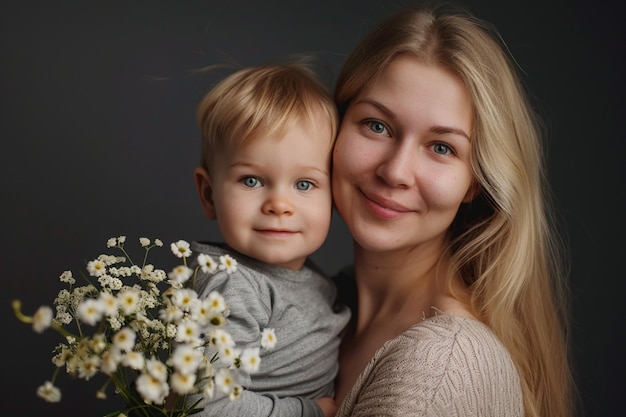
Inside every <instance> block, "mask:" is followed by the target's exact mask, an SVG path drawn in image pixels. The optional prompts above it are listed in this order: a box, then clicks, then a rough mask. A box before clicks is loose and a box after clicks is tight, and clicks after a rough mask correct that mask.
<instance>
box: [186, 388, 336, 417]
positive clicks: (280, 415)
mask: <svg viewBox="0 0 626 417" xmlns="http://www.w3.org/2000/svg"><path fill="white" fill-rule="evenodd" d="M201 406H204V407H205V409H204V410H203V411H202V412H201V413H199V414H197V415H198V416H201V417H266V416H267V417H324V415H323V414H322V410H321V409H320V408H319V407H318V406H317V404H315V402H314V401H313V400H310V399H307V398H303V397H285V398H278V397H276V396H275V395H273V394H265V395H261V394H256V393H254V392H251V391H244V392H243V395H242V396H241V397H240V398H239V399H237V400H235V401H230V400H229V399H228V397H225V396H223V395H222V396H220V397H219V399H217V400H211V401H205V402H202V403H201Z"/></svg>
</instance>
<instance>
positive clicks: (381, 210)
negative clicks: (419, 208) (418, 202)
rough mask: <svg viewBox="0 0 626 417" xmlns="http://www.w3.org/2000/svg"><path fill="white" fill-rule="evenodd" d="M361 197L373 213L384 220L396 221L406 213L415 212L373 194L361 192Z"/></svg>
mask: <svg viewBox="0 0 626 417" xmlns="http://www.w3.org/2000/svg"><path fill="white" fill-rule="evenodd" d="M361 195H362V196H363V199H364V200H365V205H366V206H367V207H368V208H369V209H370V211H372V212H373V213H374V214H375V215H376V216H377V217H380V218H383V219H395V218H397V217H399V216H402V215H403V214H405V213H411V212H413V211H414V210H411V209H409V208H408V207H405V206H403V205H402V204H398V203H396V202H395V201H393V200H389V199H386V198H384V197H380V196H377V195H373V194H367V193H366V192H364V191H363V190H361Z"/></svg>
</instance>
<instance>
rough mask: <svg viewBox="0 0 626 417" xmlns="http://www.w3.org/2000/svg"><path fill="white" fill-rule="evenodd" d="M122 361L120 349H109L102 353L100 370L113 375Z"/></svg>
mask: <svg viewBox="0 0 626 417" xmlns="http://www.w3.org/2000/svg"><path fill="white" fill-rule="evenodd" d="M121 361H122V353H121V352H120V351H119V350H118V349H111V350H107V351H106V352H104V353H103V354H102V363H101V364H100V370H101V371H102V372H103V373H105V374H106V375H111V374H112V373H113V372H115V371H117V366H118V365H119V364H120V362H121Z"/></svg>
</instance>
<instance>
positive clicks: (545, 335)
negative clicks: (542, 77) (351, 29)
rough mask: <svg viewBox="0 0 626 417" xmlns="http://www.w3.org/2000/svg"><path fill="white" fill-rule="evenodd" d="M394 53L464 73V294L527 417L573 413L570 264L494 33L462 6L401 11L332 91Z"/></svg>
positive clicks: (459, 244)
mask: <svg viewBox="0 0 626 417" xmlns="http://www.w3.org/2000/svg"><path fill="white" fill-rule="evenodd" d="M400 54H407V55H410V56H413V57H416V58H418V59H420V60H421V61H422V62H424V63H427V64H433V65H440V66H443V67H445V68H447V69H448V70H450V71H452V72H453V73H455V74H456V75H457V76H458V77H459V78H460V79H461V80H463V82H464V84H465V87H466V88H467V90H468V93H469V95H470V97H471V99H472V102H473V112H474V128H473V132H472V135H471V143H472V150H471V164H472V169H473V172H474V176H475V179H476V183H477V186H478V187H479V188H480V190H479V192H478V197H477V198H475V199H474V201H472V202H471V203H470V204H467V205H462V207H461V209H460V210H459V213H458V214H457V218H456V219H455V222H454V223H453V225H452V227H451V228H450V254H451V258H452V264H453V268H454V270H455V271H457V273H456V274H451V276H452V277H458V276H460V277H461V279H463V280H464V281H465V283H466V284H467V285H468V287H469V289H470V299H469V300H467V301H468V302H469V304H470V306H471V308H472V309H473V311H474V313H475V314H476V315H477V316H478V317H479V318H480V319H481V320H483V321H484V322H485V323H486V324H487V325H488V326H489V327H490V328H491V329H492V331H493V332H494V333H495V334H496V335H497V336H498V338H499V339H500V340H501V341H502V343H503V344H504V345H505V346H506V348H507V349H508V351H509V352H510V354H511V356H512V357H513V360H514V362H515V363H516V366H517V368H518V371H519V373H520V378H521V382H522V389H523V393H524V407H525V414H526V416H527V417H540V416H543V417H570V416H571V415H572V413H573V392H572V391H573V380H572V374H571V370H570V364H569V359H568V348H567V332H566V323H567V310H566V303H565V299H566V298H565V296H564V294H565V291H564V289H563V288H564V279H565V272H564V268H563V266H562V265H563V262H562V259H563V257H562V254H561V244H560V241H559V239H558V233H557V228H556V227H555V223H554V221H553V220H554V219H553V217H552V214H551V213H552V212H551V208H550V207H551V206H550V204H549V201H550V199H549V193H548V192H547V190H548V184H547V181H546V178H545V171H544V170H545V168H544V160H543V151H542V146H543V144H542V142H541V135H540V129H539V123H538V118H537V117H536V115H535V114H533V111H532V109H531V105H530V103H529V100H528V98H527V95H526V93H525V92H524V89H523V86H522V85H521V82H520V79H519V78H518V76H517V73H516V71H515V67H514V65H513V63H512V60H511V58H510V57H509V56H508V54H507V52H506V49H505V47H504V44H503V43H502V42H501V40H500V38H499V37H498V35H497V32H496V31H495V29H493V28H492V27H490V26H489V25H488V24H487V23H485V22H482V21H480V20H478V19H476V18H475V17H474V16H472V15H471V14H470V13H468V12H467V11H463V10H458V9H456V10H447V9H446V10H444V9H418V10H415V9H412V10H404V11H401V12H399V13H396V14H395V15H393V16H391V17H389V18H387V19H386V20H385V21H384V22H382V23H381V24H379V25H378V26H377V27H376V28H375V29H374V30H373V31H372V32H370V33H369V34H368V35H367V36H366V37H365V38H364V39H363V40H362V41H361V42H360V43H359V45H357V47H356V48H355V50H354V51H353V52H352V54H351V55H350V56H349V57H348V59H347V60H346V62H345V64H344V66H343V68H342V71H341V73H340V75H339V78H338V81H337V86H336V89H335V101H336V103H337V105H338V107H339V111H340V115H343V113H344V112H345V109H346V108H347V106H348V105H349V104H350V101H351V100H352V99H353V98H354V97H355V96H356V95H357V94H358V93H359V92H360V91H361V90H362V89H363V88H364V87H365V86H366V85H367V84H368V83H369V82H370V81H371V80H373V79H374V78H375V77H376V76H377V75H378V74H380V72H381V71H382V70H383V69H384V68H385V66H386V65H387V64H388V63H389V62H390V61H391V60H393V58H394V57H396V56H398V55H400Z"/></svg>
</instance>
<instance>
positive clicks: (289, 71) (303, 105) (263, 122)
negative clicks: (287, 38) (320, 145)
mask: <svg viewBox="0 0 626 417" xmlns="http://www.w3.org/2000/svg"><path fill="white" fill-rule="evenodd" d="M320 116H321V117H323V118H324V119H326V120H328V126H329V127H330V129H329V132H328V138H329V146H332V144H333V143H334V139H335V136H336V131H337V126H338V116H337V110H336V107H335V103H334V101H333V99H332V96H331V94H330V92H329V91H328V89H327V88H326V87H325V86H324V84H323V83H322V82H321V81H320V80H319V79H318V78H317V77H316V76H315V73H314V72H313V70H312V69H310V68H309V67H308V66H306V65H305V64H304V63H303V62H292V63H285V64H276V65H263V66H255V67H250V68H245V69H241V70H239V71H237V72H234V73H232V74H231V75H229V76H228V77H226V78H224V79H223V80H222V81H220V82H219V83H218V84H217V85H216V86H215V87H213V88H212V89H211V90H210V91H209V92H208V93H207V94H206V95H205V96H204V97H203V98H202V100H201V101H200V103H199V104H198V108H197V114H196V118H197V123H198V125H199V127H200V131H201V135H202V151H201V157H200V165H201V166H202V167H203V168H205V169H207V170H209V169H210V167H211V160H212V158H213V157H214V156H215V155H217V154H218V153H219V151H220V150H221V149H223V146H230V145H243V144H245V143H247V142H249V141H250V140H254V138H257V137H260V136H271V135H277V136H279V135H280V134H281V133H284V131H285V130H286V129H288V128H289V127H291V126H292V124H293V123H296V122H298V121H304V122H306V123H309V124H310V125H311V126H315V127H316V128H320V126H319V125H318V123H316V122H318V120H320V119H318V117H320Z"/></svg>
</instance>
